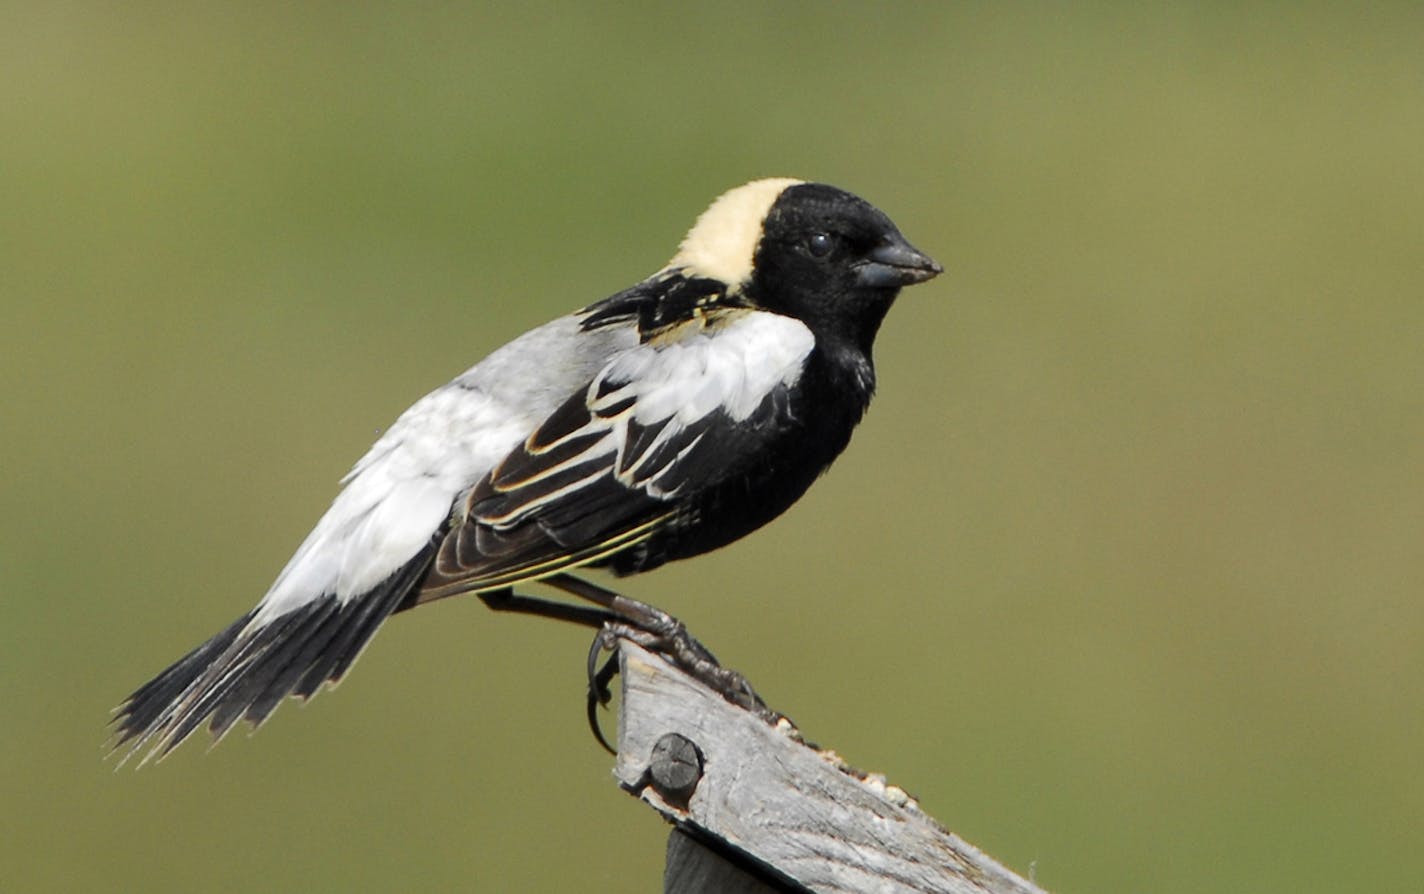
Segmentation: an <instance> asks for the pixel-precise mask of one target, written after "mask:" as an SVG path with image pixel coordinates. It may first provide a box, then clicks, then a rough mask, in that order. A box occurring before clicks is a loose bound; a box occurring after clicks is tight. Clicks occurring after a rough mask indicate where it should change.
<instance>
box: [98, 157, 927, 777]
mask: <svg viewBox="0 0 1424 894" xmlns="http://www.w3.org/2000/svg"><path fill="white" fill-rule="evenodd" d="M939 272H940V267H939V266H938V265H937V264H935V262H934V261H932V260H930V258H928V257H926V256H925V255H924V254H922V253H920V252H919V251H917V250H916V249H914V248H913V247H912V246H911V245H910V244H909V243H908V242H907V241H906V240H905V238H904V237H903V236H902V235H901V234H900V231H899V230H898V229H897V228H896V227H895V225H894V224H893V223H891V221H890V219H889V218H888V217H886V216H885V215H884V214H883V213H882V212H880V211H879V210H878V209H876V208H874V207H873V206H871V205H870V204H869V203H867V202H865V201H864V200H862V199H860V198H857V197H856V196H853V195H851V194H849V193H847V192H844V191H842V190H839V189H836V188H835V187H832V186H827V185H825V184H821V183H807V182H802V181H797V180H786V179H773V180H758V181H754V182H752V183H748V184H746V185H745V186H741V187H738V188H736V189H733V190H731V191H730V192H728V193H726V194H724V195H723V196H721V197H720V198H718V199H717V200H716V201H715V202H714V203H713V204H712V205H711V206H710V207H709V208H708V209H707V210H706V211H705V212H704V213H703V214H702V215H701V217H699V218H698V220H697V223H696V225H694V226H693V228H692V230H691V231H690V232H689V233H688V234H687V236H686V238H685V239H684V240H683V241H682V244H681V246H680V248H679V250H678V252H677V254H676V255H675V256H674V257H673V259H672V260H671V261H669V262H668V264H667V266H666V267H664V268H663V269H662V270H660V271H658V272H657V273H655V274H654V275H653V276H651V277H649V278H648V279H646V280H644V281H642V282H640V283H638V284H637V285H635V286H633V287H632V288H629V289H627V290H625V291H622V292H619V293H617V294H616V295H613V296H611V297H609V298H605V299H604V300H602V301H599V302H596V303H594V304H591V305H589V306H587V307H585V308H583V309H582V310H580V311H578V312H576V313H574V314H571V315H569V316H566V317H562V318H560V319H557V320H554V321H553V322H551V323H548V324H546V325H544V326H541V327H539V328H537V329H534V330H532V331H530V332H528V333H526V334H524V335H522V336H520V337H519V338H517V339H515V340H514V341H512V342H510V343H509V344H507V345H505V346H504V347H502V348H500V349H498V350H497V351H495V352H494V353H492V354H490V355H489V356H488V357H486V358H485V359H484V360H482V361H481V362H480V363H478V364H476V365H475V366H474V367H472V368H471V369H469V370H468V371H466V372H465V373H464V374H462V375H460V376H459V377H458V378H456V379H455V380H454V381H452V382H450V383H449V384H447V385H445V386H443V387H441V388H438V389H436V390H435V391H433V392H431V393H430V394H428V395H426V396H425V397H424V398H422V399H421V400H420V401H418V402H417V403H416V404H415V405H414V406H412V407H411V408H410V409H408V410H406V411H405V413H403V414H402V415H401V416H400V418H399V419H397V420H396V422H395V424H394V425H392V426H391V428H390V429H389V430H388V431H387V432H386V433H385V434H384V435H383V436H382V437H381V438H380V439H379V440H378V441H377V442H376V443H375V445H374V446H373V447H372V448H371V449H370V451H369V452H368V453H367V454H366V455H365V456H364V457H362V458H361V460H360V461H359V462H358V463H356V466H355V468H353V469H352V470H351V472H350V473H349V474H348V475H347V476H346V477H345V478H344V479H343V480H342V485H343V488H342V490H341V492H340V494H339V495H338V496H337V497H336V500H335V501H334V502H333V503H332V505H331V508H330V509H328V510H327V512H326V514H325V515H324V516H323V517H322V519H321V521H319V522H318V523H317V526H316V528H315V529H314V530H313V531H312V532H311V534H310V535H309V536H308V537H307V539H306V541H305V542H304V543H302V545H301V546H300V547H299V548H298V549H297V552H296V554H295V555H294V556H293V557H292V559H291V560H290V561H289V562H288V563H287V566H286V567H285V568H284V569H282V572H281V574H279V575H278V576H277V579H276V582H275V583H273V584H272V587H271V589H270V590H268V592H267V595H266V596H265V597H263V599H262V601H261V602H259V603H258V604H257V606H256V607H255V608H253V609H252V610H251V611H250V612H248V613H247V614H246V615H244V616H243V617H241V618H239V619H238V620H237V621H236V622H235V623H233V624H232V625H231V626H230V627H228V628H227V629H226V630H224V631H222V632H221V633H219V634H218V635H217V636H215V637H213V638H212V639H210V640H208V641H207V642H206V643H204V644H203V645H201V646H199V647H198V648H197V649H195V650H194V651H193V652H191V653H189V654H188V655H187V656H186V657H184V658H182V659H180V660H179V661H178V662H177V663H175V664H174V665H172V666H171V667H169V668H168V669H167V670H165V671H163V672H162V673H161V674H159V675H158V676H157V677H156V678H155V679H154V680H152V681H151V682H149V683H148V684H146V685H145V686H143V687H142V688H140V689H139V690H138V691H136V692H135V693H134V694H133V695H132V696H130V697H129V698H128V700H127V701H125V702H124V704H123V705H121V706H120V707H119V709H118V711H117V714H116V717H115V720H114V723H115V724H116V735H115V738H116V744H115V747H116V748H123V747H124V746H127V751H128V753H130V754H132V753H133V752H134V751H137V750H140V749H143V748H145V747H148V748H150V749H151V750H150V752H149V757H152V756H153V755H154V754H158V755H160V756H161V755H163V754H166V753H167V752H169V751H170V750H172V749H173V748H174V747H175V746H176V745H178V743H180V742H181V741H182V740H183V739H185V738H186V737H187V736H188V735H189V734H191V733H192V732H193V731H194V730H195V729H197V728H198V727H199V726H200V725H202V724H203V723H204V722H205V721H208V722H209V726H210V728H211V730H212V732H213V734H214V735H215V736H217V737H220V736H221V735H222V734H223V733H225V732H226V731H227V730H228V729H229V728H230V727H231V726H232V725H233V723H234V722H236V721H237V720H238V718H245V719H246V720H248V721H250V722H251V723H252V724H253V725H254V726H255V725H257V724H260V723H262V721H264V720H265V719H266V718H267V716H268V715H269V714H270V713H271V712H272V710H273V709H274V708H275V707H276V706H277V704H278V703H279V702H280V701H281V700H282V699H283V698H284V697H286V696H287V695H297V696H300V697H303V698H306V697H310V696H312V695H313V694H315V693H316V692H317V690H318V689H319V688H321V686H322V684H324V683H326V682H328V681H331V682H335V681H336V680H339V679H340V678H341V676H342V675H343V674H344V673H345V672H346V670H347V669H348V668H349V667H350V666H351V664H352V662H353V661H355V659H356V657H357V655H359V654H360V652H361V650H362V648H363V647H364V646H365V645H366V643H367V642H368V641H369V640H370V638H371V636H372V635H373V634H374V633H375V632H376V628H377V627H379V626H380V625H381V623H382V622H384V621H385V619H386V618H387V617H388V616H390V615H391V614H392V613H393V612H398V611H402V610H404V609H407V608H412V607H414V606H417V605H420V604H422V603H425V602H429V601H431V600H434V599H440V598H443V597H446V596H453V595H457V594H465V593H474V594H478V595H480V596H481V597H482V598H483V599H484V600H485V601H486V602H487V603H489V604H490V605H491V606H492V607H495V608H514V609H516V610H536V611H539V612H540V613H543V614H554V615H556V616H559V617H565V618H568V619H572V620H581V621H586V622H588V623H591V624H595V625H596V624H599V623H600V622H602V621H604V620H607V619H609V618H623V619H625V620H630V621H633V622H634V623H635V624H636V623H638V622H640V621H642V620H644V619H643V618H642V617H640V616H639V615H638V614H637V612H636V611H631V612H630V611H629V609H628V607H629V606H638V605H639V604H638V603H633V602H631V601H630V600H623V599H622V598H621V597H617V596H616V595H615V594H612V593H610V592H609V591H606V590H603V589H601V588H598V587H595V586H593V585H591V584H588V583H586V582H584V581H581V580H579V579H578V578H574V577H572V576H571V575H570V574H569V572H570V571H572V570H575V569H578V568H585V567H594V568H599V567H602V568H608V569H610V570H612V571H613V572H614V573H615V574H618V575H626V574H635V573H637V572H641V571H647V570H650V569H652V568H656V567H658V566H659V565H662V564H663V563H664V562H667V561H670V560H672V559H682V558H686V557H688V556H694V555H697V554H698V553H703V552H707V551H708V550H712V549H716V548H717V547H720V546H723V545H725V544H727V543H730V542H732V541H733V540H736V539H737V538H739V537H741V536H743V535H745V534H747V533H749V532H751V531H753V530H755V529H756V528H758V527H760V526H762V525H763V524H765V523H767V522H768V521H770V520H771V519H773V518H775V517H776V516H778V515H780V514H781V513H782V512H783V511H785V510H786V508H787V507H789V506H790V505H791V504H792V503H793V502H795V501H796V500H797V499H798V498H799V497H800V496H801V494H802V493H804V492H805V490H806V488H807V487H809V486H810V484H811V482H812V481H813V480H815V478H816V477H817V476H819V475H820V474H821V473H822V472H823V471H825V469H826V467H827V466H828V465H829V464H830V463H831V461H832V460H833V459H834V458H835V457H836V456H837V455H838V454H839V453H840V452H841V451H842V450H843V449H844V448H845V446H846V443H847V442H848V441H849V439H850V434H851V429H853V428H854V427H855V425H856V423H857V422H859V421H860V418H861V416H862V415H863V414H864V412H865V409H866V406H867V404H868V403H869V401H870V397H871V394H872V392H873V391H874V388H875V371H874V367H873V366H872V364H871V345H872V343H873V342H874V340H875V334H876V331H877V330H878V329H879V327H880V323H881V320H882V319H883V318H884V316H885V313H886V311H888V310H889V309H890V305H891V303H892V302H893V301H894V300H895V297H896V295H897V294H898V293H899V291H900V288H901V287H902V286H905V285H910V284H913V283H919V282H924V281H925V280H927V279H930V278H931V277H933V276H935V275H937V274H938V273H939ZM533 582H543V583H545V584H551V585H553V586H555V587H557V588H558V589H560V590H563V591H565V592H568V593H572V594H574V595H577V596H581V597H584V598H588V599H591V600H593V601H595V602H597V603H599V605H600V606H601V608H600V609H598V610H595V609H593V608H592V607H583V606H578V605H565V604H562V603H549V602H544V601H540V600H530V599H529V598H528V597H524V596H520V595H516V594H514V593H513V590H512V588H513V587H516V586H520V585H523V584H526V583H533ZM551 607H552V608H551ZM146 759H147V758H146Z"/></svg>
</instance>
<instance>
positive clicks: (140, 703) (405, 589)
mask: <svg viewBox="0 0 1424 894" xmlns="http://www.w3.org/2000/svg"><path fill="white" fill-rule="evenodd" d="M436 542H437V541H432V542H431V544H430V545H428V546H427V547H426V548H425V549H423V550H421V552H420V553H419V555H417V556H415V558H413V559H412V560H411V561H410V562H408V563H406V564H405V565H404V566H403V567H401V568H400V569H399V570H397V571H396V572H395V573H394V574H392V575H391V576H390V577H388V578H386V579H385V580H384V581H382V582H381V583H380V584H378V585H377V586H376V587H374V588H373V589H371V590H370V591H369V592H367V593H365V594H363V595H361V596H358V597H356V598H354V599H349V600H346V601H345V602H342V601H341V600H338V599H337V598H336V597H335V596H334V595H331V594H327V595H324V596H321V597H319V598H317V599H315V600H313V601H311V602H308V603H307V604H306V605H303V606H301V607H300V608H298V609H295V610H294V611H291V612H288V613H287V614H285V615H282V616H280V617H277V618H273V619H271V620H270V621H267V622H265V623H261V624H258V623H256V618H257V610H256V609H254V610H253V611H251V612H248V613H247V614H246V615H244V616H243V617H241V618H239V619H238V620H237V621H236V622H234V623H233V624H232V625H231V626H229V627H228V628H227V629H225V630H224V631H223V632H221V633H219V634H218V635H217V636H215V637H213V638H212V639H210V640H208V641H207V642H206V643H204V644H203V645H201V646H199V647H198V648H196V649H194V650H193V651H192V652H189V653H188V654H187V655H186V656H184V657H183V658H181V659H179V660H178V661H177V662H175V663H174V664H173V665H172V666H171V667H169V668H168V669H167V670H165V671H163V672H162V673H161V674H159V675H158V676H157V677H155V678H154V679H153V680H151V681H150V682H148V683H146V684H144V685H143V686H141V687H139V689H138V690H137V691H135V692H134V694H133V695H131V696H129V697H128V699H127V700H126V701H125V702H124V703H123V704H122V705H120V706H119V708H118V710H117V712H116V715H115V717H114V720H113V724H114V726H115V731H114V738H113V748H114V750H115V751H121V750H122V751H125V752H126V754H125V756H124V760H127V759H128V758H129V757H131V756H132V755H133V754H134V753H135V752H138V751H142V750H144V749H145V748H147V749H148V754H147V755H146V756H145V757H144V759H143V760H144V761H145V762H146V761H148V760H149V759H151V758H153V757H158V758H162V757H163V756H164V755H166V754H167V753H168V752H170V751H172V750H173V749H174V748H175V747H177V746H178V744H179V743H180V742H182V741H183V740H184V739H186V738H187V737H188V736H189V735H191V734H192V733H193V732H194V731H196V730H197V729H198V728H199V727H200V726H202V725H203V723H204V722H205V721H210V722H209V728H210V730H211V731H212V733H213V735H214V737H215V738H221V737H222V735H223V734H224V733H226V732H227V731H228V729H230V728H231V727H232V725H233V724H234V723H236V722H237V721H238V720H239V719H245V720H247V721H248V722H250V723H251V724H252V725H253V726H254V727H256V726H258V725H260V724H261V723H262V722H263V721H264V720H266V719H267V717H268V716H269V715H270V714H271V713H272V711H273V710H275V709H276V707H277V705H278V704H279V703H280V702H281V701H282V699H283V698H285V697H286V696H287V695H297V696H300V697H302V698H310V697H311V696H312V695H314V694H315V693H316V692H317V690H318V689H320V688H321V686H322V684H324V683H327V682H331V683H335V682H337V681H338V680H340V679H341V677H342V676H343V675H345V673H346V672H347V671H348V670H349V669H350V668H351V665H352V664H353V663H354V662H355V660H356V658H357V657H358V656H359V655H360V654H361V651H362V650H363V649H364V648H365V646H366V644H367V643H368V642H369V641H370V639H371V637H372V636H374V635H375V633H376V629H377V628H379V627H380V626H381V623H382V622H383V621H385V619H386V618H387V617H388V616H389V615H390V614H391V613H392V612H393V611H395V610H396V609H397V607H399V606H400V605H401V604H402V603H403V602H405V601H406V599H407V597H408V596H409V594H410V592H411V591H412V590H413V589H414V588H415V587H416V586H417V585H418V584H419V582H420V579H421V578H422V577H423V576H424V574H425V571H426V568H427V567H428V566H429V564H430V561H431V559H432V558H433V557H434V554H435V545H436Z"/></svg>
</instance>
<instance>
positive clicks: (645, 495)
mask: <svg viewBox="0 0 1424 894" xmlns="http://www.w3.org/2000/svg"><path fill="white" fill-rule="evenodd" d="M743 313H744V312H743ZM759 316H760V315H759ZM692 325H697V326H699V328H700V326H701V325H702V324H692ZM778 325H780V324H778ZM663 347H664V346H660V345H657V344H654V343H649V344H645V345H642V346H640V347H639V348H638V349H636V350H638V351H642V352H646V353H657V352H658V351H660V350H662V349H663ZM790 356H791V357H792V359H793V360H794V363H787V364H785V366H786V367H787V368H784V369H783V368H778V369H777V371H776V374H775V375H770V374H764V375H762V376H761V377H760V379H759V380H758V381H756V382H754V383H750V384H749V383H748V382H747V381H746V380H745V379H737V378H736V377H735V375H733V376H731V377H730V378H725V377H724V378H719V376H720V375H722V373H720V372H718V371H717V369H716V366H715V364H710V363H704V362H703V361H704V360H705V358H699V357H689V358H688V359H687V365H688V368H687V369H682V370H675V371H674V372H673V373H672V374H667V369H665V368H664V369H660V370H658V373H659V375H655V376H652V377H651V378H639V377H631V378H624V377H621V376H620V375H619V367H617V366H613V367H610V369H609V370H605V372H604V374H602V375H600V376H599V377H598V378H596V379H595V380H594V381H593V382H592V383H591V384H590V385H589V386H588V388H587V389H586V390H585V391H584V392H581V393H579V394H577V395H575V396H574V397H572V398H571V399H569V400H568V401H566V402H565V403H564V404H563V405H562V406H561V407H560V408H559V409H558V410H557V411H555V413H554V414H553V415H551V416H550V417H549V419H547V420H546V421H545V422H544V423H543V424H542V425H541V426H540V427H539V428H538V429H537V430H535V431H534V433H533V434H531V435H530V436H529V437H528V438H527V439H526V440H525V441H524V443H523V444H521V445H520V446H519V447H518V448H516V449H515V450H514V451H513V452H512V453H510V454H509V456H507V457H506V458H505V459H504V460H503V461H502V462H501V463H499V465H497V466H496V467H495V468H494V470H493V471H491V472H490V473H489V474H488V475H487V476H485V478H484V479H483V480H481V481H480V482H479V483H478V484H477V485H476V486H475V487H474V488H473V489H472V490H471V491H470V493H469V495H468V496H467V497H466V499H465V501H464V503H463V505H462V506H461V507H460V508H459V512H458V515H457V517H456V519H455V520H454V522H453V523H452V527H451V530H450V532H449V533H448V534H447V535H446V537H445V541H444V543H442V544H441V547H440V550H439V552H438V554H437V555H436V558H435V562H434V564H433V566H432V569H431V572H430V574H429V576H428V577H427V578H426V582H425V585H424V587H423V589H422V591H421V592H420V593H419V594H417V596H416V599H415V602H417V603H419V602H427V601H430V600H432V599H438V598H443V597H445V596H450V595H454V594H456V593H464V592H471V591H481V590H490V589H495V588H499V587H505V586H510V585H512V584H516V583H520V582H522V581H529V580H537V579H539V578H541V577H548V576H550V575H553V574H557V573H559V572H560V571H564V570H567V569H569V568H574V567H578V566H582V565H589V564H593V563H596V562H600V561H602V560H604V559H608V558H610V557H612V556H614V555H616V554H620V553H625V552H626V551H629V550H635V549H637V548H639V547H640V545H646V543H647V542H648V541H649V540H651V539H653V538H656V537H658V536H659V535H661V534H665V533H668V532H669V529H674V530H675V529H678V528H682V527H687V526H692V525H696V524H699V523H700V522H701V519H700V518H698V517H697V513H696V507H697V505H698V501H697V497H698V496H699V495H701V494H703V493H705V492H706V491H708V490H709V489H711V488H714V487H716V486H718V485H719V484H721V483H722V482H724V481H727V480H728V479H730V478H732V477H735V476H737V475H738V474H740V473H741V472H742V470H743V469H745V467H746V466H747V465H749V464H754V463H756V462H757V461H758V459H759V457H760V456H761V454H762V453H763V451H764V449H765V448H766V446H767V445H768V444H769V443H770V442H771V441H772V440H773V439H774V438H775V437H777V435H778V434H780V433H781V432H782V431H784V430H785V428H786V427H787V425H788V424H789V423H790V421H791V420H790V418H789V399H788V395H789V391H790V385H791V382H793V381H794V379H795V376H796V374H797V373H798V372H799V369H800V366H799V364H800V363H801V362H802V361H804V356H805V353H804V352H801V353H799V354H797V353H795V352H792V353H791V355H790ZM667 365H668V364H664V367H666V366H667ZM627 366H628V367H634V368H636V367H637V363H631V364H628V365H627ZM765 383H769V384H767V385H766V387H762V386H763V385H764V384H765ZM738 389H740V390H738ZM638 570H641V568H640V569H638Z"/></svg>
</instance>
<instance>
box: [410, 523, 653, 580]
mask: <svg viewBox="0 0 1424 894" xmlns="http://www.w3.org/2000/svg"><path fill="white" fill-rule="evenodd" d="M672 516H673V514H672V513H671V512H669V513H665V514H663V515H660V516H658V517H657V518H654V519H652V520H650V521H647V522H644V523H643V524H641V525H639V526H637V527H636V528H630V529H629V530H627V531H624V532H622V533H621V534H618V535H615V536H613V537H610V538H609V539H607V540H605V541H603V542H602V543H598V544H594V545H592V546H590V547H588V548H586V549H583V550H578V551H576V552H572V553H566V554H564V555H562V556H555V557H554V558H552V559H545V560H543V561H540V562H531V563H530V564H528V565H521V566H519V567H518V568H511V569H509V570H507V571H502V572H499V573H497V574H492V575H489V576H486V577H476V578H470V579H467V580H461V581H453V582H451V583H448V584H444V585H441V586H438V587H431V588H429V589H427V590H424V591H423V592H422V593H421V594H420V599H419V602H420V603H426V602H432V601H434V600H436V599H444V598H446V597H448V596H457V595H460V594H462V593H484V592H487V591H489V590H500V589H503V588H504V587H509V586H514V585H516V584H527V583H534V582H536V581H540V580H543V579H544V578H546V577H553V576H554V575H556V574H562V573H563V572H565V571H570V570H572V569H575V568H582V567H584V566H585V565H591V564H592V563H594V562H597V561H599V560H600V559H606V558H608V557H609V556H611V555H613V554H614V553H616V552H618V551H619V550H623V549H626V548H628V547H630V546H636V545H637V544H639V543H642V542H643V541H644V540H647V539H648V538H649V537H651V536H653V534H654V532H655V531H656V530H657V529H658V528H659V527H661V526H662V525H663V523H665V522H666V521H668V519H670V518H672Z"/></svg>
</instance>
